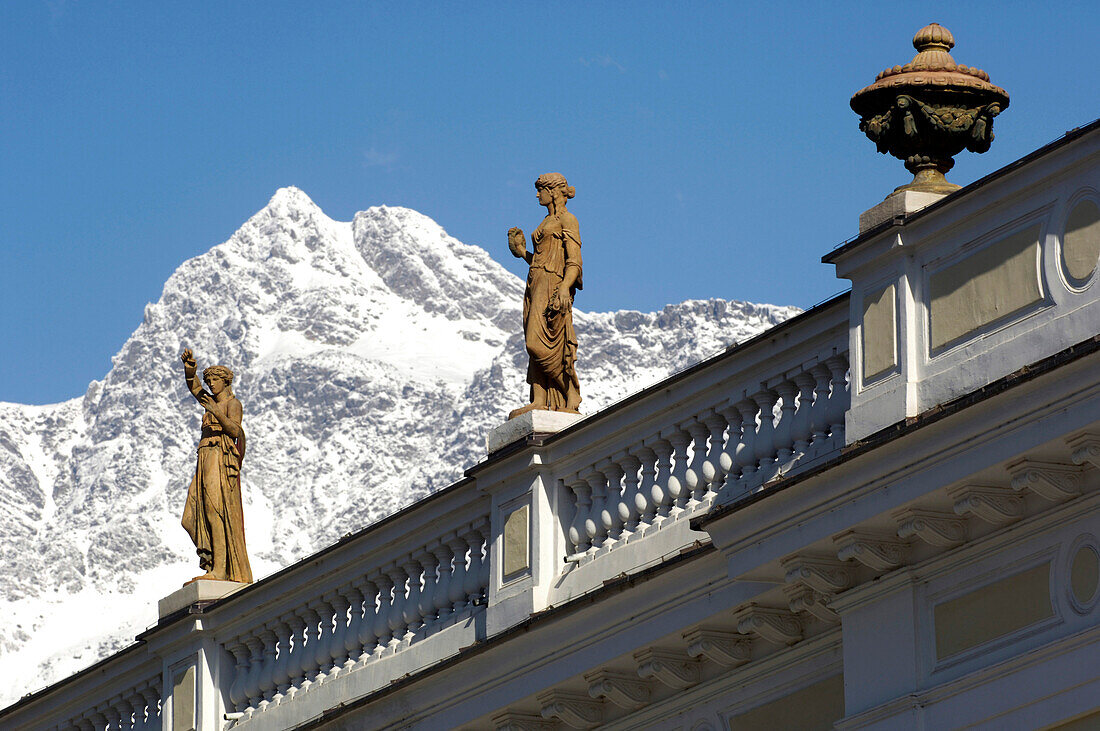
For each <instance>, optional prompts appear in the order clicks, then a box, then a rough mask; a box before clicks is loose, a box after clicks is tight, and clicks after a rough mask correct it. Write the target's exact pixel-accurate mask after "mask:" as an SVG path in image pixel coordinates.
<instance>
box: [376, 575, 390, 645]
mask: <svg viewBox="0 0 1100 731" xmlns="http://www.w3.org/2000/svg"><path fill="white" fill-rule="evenodd" d="M374 583H375V584H376V585H377V586H378V609H377V610H375V615H374V617H375V618H374V636H375V637H376V638H377V639H378V646H377V648H375V652H376V653H377V654H378V655H379V656H381V655H382V654H383V653H384V652H385V651H386V648H388V647H389V644H390V640H391V639H393V630H392V629H390V609H391V608H392V607H393V598H392V596H391V594H392V592H393V579H391V578H390V576H389V574H388V573H387V569H382V570H381V571H380V572H379V573H378V575H377V577H375V579H374Z"/></svg>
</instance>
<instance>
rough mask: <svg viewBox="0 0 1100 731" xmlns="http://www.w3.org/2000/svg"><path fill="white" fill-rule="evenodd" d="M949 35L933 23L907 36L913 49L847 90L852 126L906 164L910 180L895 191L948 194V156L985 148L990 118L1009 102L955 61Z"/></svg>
mask: <svg viewBox="0 0 1100 731" xmlns="http://www.w3.org/2000/svg"><path fill="white" fill-rule="evenodd" d="M954 46H955V37H954V36H953V35H951V31H949V30H948V29H947V28H944V27H943V26H942V25H939V24H938V23H931V24H929V25H926V26H925V27H923V28H921V29H920V30H919V31H917V34H916V35H915V36H913V47H914V48H916V49H917V55H916V56H914V57H913V60H912V61H910V62H909V63H907V64H905V65H904V66H893V67H891V68H888V69H886V70H885V71H882V72H881V73H880V74H879V75H878V76H877V77H875V83H873V84H871V85H870V86H868V87H865V88H863V89H860V90H859V91H857V92H856V93H855V94H854V95H853V96H852V101H851V106H852V109H853V110H854V111H855V112H856V113H857V114H858V115H859V116H860V122H859V128H860V130H862V131H863V132H864V133H865V134H866V135H867V137H868V138H870V139H871V141H872V142H874V143H875V145H876V146H877V147H878V151H879V152H881V153H884V154H885V153H890V154H891V155H893V156H894V157H896V158H898V159H899V160H903V161H904V162H905V167H906V169H907V170H909V172H911V173H913V181H912V182H911V183H909V184H908V185H903V186H901V187H899V188H897V190H912V191H919V192H925V193H950V192H951V191H953V190H956V189H958V187H959V186H957V185H955V184H953V183H949V182H947V179H946V178H945V177H944V174H945V173H946V172H947V171H948V170H950V169H951V168H952V167H953V166H954V164H955V161H954V160H953V159H952V158H953V157H954V156H955V155H957V154H959V153H960V152H962V151H963V150H964V149H965V150H970V151H971V152H979V153H981V152H985V151H986V150H988V149H989V145H990V143H991V142H992V141H993V118H994V117H996V116H997V115H998V114H1000V113H1001V112H1002V111H1004V109H1005V108H1006V107H1008V94H1007V93H1006V92H1005V90H1004V89H1002V88H1001V87H999V86H994V85H993V84H991V83H990V82H989V74H987V73H986V72H984V71H982V70H981V69H978V68H973V67H970V66H965V65H963V64H959V63H956V62H955V59H954V58H952V57H951V49H952V48H954Z"/></svg>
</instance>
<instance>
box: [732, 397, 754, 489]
mask: <svg viewBox="0 0 1100 731" xmlns="http://www.w3.org/2000/svg"><path fill="white" fill-rule="evenodd" d="M737 409H738V410H739V411H740V412H741V440H740V442H738V444H737V454H736V457H735V461H736V463H737V466H738V467H739V468H740V469H741V479H742V480H744V481H745V484H746V485H748V483H749V481H750V480H751V479H752V475H753V473H755V472H756V447H755V442H756V412H757V411H758V410H759V409H760V405H759V404H757V403H756V402H755V401H753V400H752V399H750V398H745V399H742V400H741V401H738V402H737Z"/></svg>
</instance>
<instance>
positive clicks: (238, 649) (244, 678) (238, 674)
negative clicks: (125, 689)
mask: <svg viewBox="0 0 1100 731" xmlns="http://www.w3.org/2000/svg"><path fill="white" fill-rule="evenodd" d="M229 651H230V652H231V653H233V660H234V664H235V665H236V670H235V671H234V673H233V684H232V685H230V686H229V701H230V702H231V703H232V704H233V710H235V711H243V710H244V709H245V708H247V707H248V703H247V702H246V701H247V700H248V696H247V695H245V686H246V685H247V683H248V647H247V646H246V645H245V644H244V643H243V642H241V640H240V638H238V639H236V640H234V641H233V644H231V645H230V646H229ZM142 705H143V707H144V704H142Z"/></svg>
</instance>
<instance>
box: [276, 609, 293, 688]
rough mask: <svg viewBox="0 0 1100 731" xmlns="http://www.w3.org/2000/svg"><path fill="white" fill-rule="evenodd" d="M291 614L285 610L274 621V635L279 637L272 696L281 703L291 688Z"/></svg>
mask: <svg viewBox="0 0 1100 731" xmlns="http://www.w3.org/2000/svg"><path fill="white" fill-rule="evenodd" d="M293 616H294V615H292V614H291V613H290V612H287V613H286V614H284V615H283V616H281V617H279V620H278V621H277V622H276V623H275V635H276V637H278V638H279V656H278V657H277V658H276V659H275V695H274V696H273V698H272V700H274V702H275V703H281V702H282V700H283V699H284V698H286V697H287V694H288V693H289V692H290V688H291V686H290V681H291V676H292V675H293V673H294V669H293V668H292V667H291V663H293V662H294V659H293V658H292V657H291V649H290V641H291V638H292V637H293V636H294V629H293V628H292V627H291V625H290V620H291V617H293Z"/></svg>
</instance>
